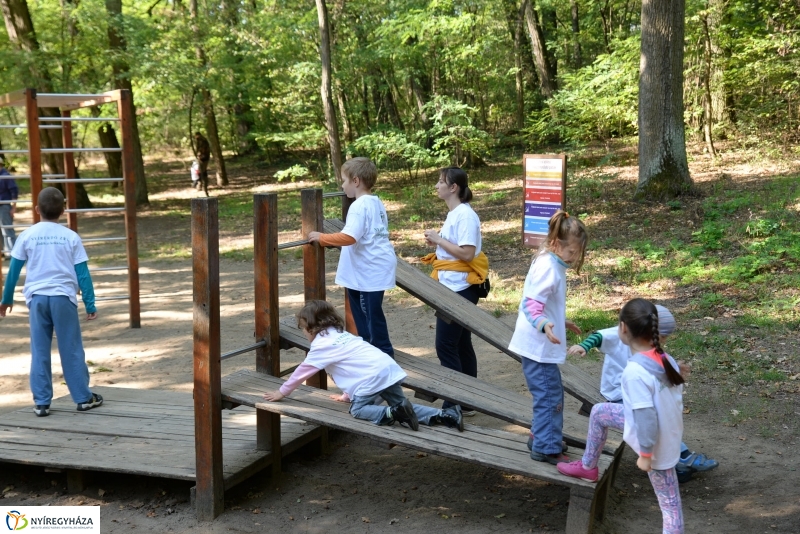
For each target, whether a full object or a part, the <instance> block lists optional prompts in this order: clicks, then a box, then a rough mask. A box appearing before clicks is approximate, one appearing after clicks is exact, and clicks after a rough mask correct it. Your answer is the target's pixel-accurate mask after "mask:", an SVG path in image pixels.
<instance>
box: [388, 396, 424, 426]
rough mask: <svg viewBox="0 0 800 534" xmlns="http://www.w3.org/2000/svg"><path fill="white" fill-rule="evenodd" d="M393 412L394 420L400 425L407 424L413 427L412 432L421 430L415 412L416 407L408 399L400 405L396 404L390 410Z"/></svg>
mask: <svg viewBox="0 0 800 534" xmlns="http://www.w3.org/2000/svg"><path fill="white" fill-rule="evenodd" d="M389 409H390V410H391V412H392V419H394V420H395V421H397V422H398V423H400V424H401V425H402V424H405V425H407V426H410V427H411V430H419V421H418V420H417V414H416V413H415V412H414V406H412V405H411V402H410V401H409V400H408V399H406V400H404V401H403V402H401V403H399V404H395V405H394V406H392V407H391V408H389Z"/></svg>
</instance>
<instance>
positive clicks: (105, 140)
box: [90, 106, 122, 187]
mask: <svg viewBox="0 0 800 534" xmlns="http://www.w3.org/2000/svg"><path fill="white" fill-rule="evenodd" d="M90 111H91V113H92V116H93V117H99V116H100V108H99V107H97V106H92V107H91V108H90ZM97 137H98V138H99V140H100V146H101V147H103V148H120V146H119V140H118V139H117V132H116V131H114V126H112V124H111V123H110V122H105V123H102V124H100V126H98V127H97ZM103 156H105V158H106V166H108V176H109V177H111V178H120V177H121V176H122V154H121V153H119V152H104V153H103ZM118 185H119V184H118V183H117V182H112V187H117V186H118Z"/></svg>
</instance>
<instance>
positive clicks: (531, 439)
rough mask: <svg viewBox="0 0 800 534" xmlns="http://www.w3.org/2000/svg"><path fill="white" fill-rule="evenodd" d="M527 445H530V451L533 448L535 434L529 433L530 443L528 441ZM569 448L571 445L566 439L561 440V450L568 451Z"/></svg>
mask: <svg viewBox="0 0 800 534" xmlns="http://www.w3.org/2000/svg"><path fill="white" fill-rule="evenodd" d="M526 446H527V447H528V450H529V451H532V450H533V434H528V443H527V445H526ZM568 450H569V447H567V442H566V441H562V442H561V452H567V451H568Z"/></svg>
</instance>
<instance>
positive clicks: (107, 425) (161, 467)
mask: <svg viewBox="0 0 800 534" xmlns="http://www.w3.org/2000/svg"><path fill="white" fill-rule="evenodd" d="M92 391H95V392H96V393H99V394H100V395H102V396H103V399H104V402H103V405H102V406H100V407H98V408H94V409H92V410H89V411H87V412H78V411H77V410H76V409H75V404H74V403H73V402H72V399H71V398H70V397H69V396H65V397H59V398H57V399H54V400H53V402H52V404H51V408H50V415H49V416H48V417H36V416H35V415H34V414H33V410H32V409H31V408H24V409H20V410H16V411H14V412H11V413H7V414H4V415H3V417H2V418H0V462H9V463H17V464H26V465H38V466H44V467H51V468H59V469H65V470H76V471H105V472H110V473H127V474H133V475H145V476H152V477H159V478H170V479H177V480H187V481H194V480H195V463H196V458H195V436H194V411H193V401H192V394H191V393H184V392H176V391H163V390H139V389H129V388H114V387H94V388H92ZM222 427H223V451H224V464H223V473H224V478H225V488H226V489H228V488H230V487H232V486H234V485H236V484H237V483H239V482H241V481H242V480H244V479H245V478H246V477H248V476H250V475H252V474H253V473H255V472H257V471H259V470H261V469H263V468H265V467H267V466H269V465H270V464H271V462H272V454H271V452H270V451H268V450H267V451H264V450H256V411H255V410H254V409H250V408H244V407H242V408H239V409H237V410H234V411H231V410H223V411H222ZM319 429H320V427H319V426H317V425H314V424H309V423H308V422H306V421H303V420H298V419H291V418H288V417H284V418H282V420H281V441H282V443H283V445H282V449H281V452H282V454H283V455H286V454H289V453H291V452H292V451H294V450H297V449H298V448H299V447H301V446H303V445H305V444H306V443H309V442H311V441H312V440H313V439H314V438H315V437H317V436H318V434H319Z"/></svg>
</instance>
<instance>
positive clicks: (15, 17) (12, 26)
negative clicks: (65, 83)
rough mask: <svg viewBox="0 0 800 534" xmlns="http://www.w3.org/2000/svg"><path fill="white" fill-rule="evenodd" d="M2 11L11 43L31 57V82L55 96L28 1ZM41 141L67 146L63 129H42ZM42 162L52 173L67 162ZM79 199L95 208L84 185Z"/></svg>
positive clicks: (1, 0) (1, 3)
mask: <svg viewBox="0 0 800 534" xmlns="http://www.w3.org/2000/svg"><path fill="white" fill-rule="evenodd" d="M0 9H2V11H3V18H4V19H5V23H6V30H8V39H9V41H11V43H12V44H13V45H14V46H15V47H17V48H18V49H19V50H22V51H23V52H26V53H27V54H28V55H29V56H30V57H28V58H27V59H28V61H27V64H28V73H29V74H30V78H29V81H28V83H29V84H30V86H34V87H36V88H37V89H38V90H39V91H41V92H44V93H52V92H53V81H52V78H50V73H49V72H48V71H47V68H46V67H45V66H43V65H41V64H40V63H39V61H38V56H39V53H40V49H39V41H38V40H37V39H36V31H35V30H34V28H33V21H32V19H31V14H30V11H29V10H28V3H27V2H26V1H25V0H0ZM39 115H40V116H42V117H60V116H61V112H60V111H59V109H58V108H39ZM39 138H40V139H41V141H42V148H63V147H64V141H63V139H62V137H61V130H50V129H48V130H40V131H39ZM42 159H43V161H44V162H45V164H46V165H47V168H48V169H49V171H50V172H51V173H52V174H63V173H64V160H63V158H62V157H59V156H57V155H55V154H48V155H46V156H44V157H43V158H42ZM75 196H76V199H75V201H76V204H77V206H78V207H79V208H91V207H92V203H91V201H90V200H89V195H88V194H87V193H86V189H84V187H83V184H81V183H77V184H75Z"/></svg>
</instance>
